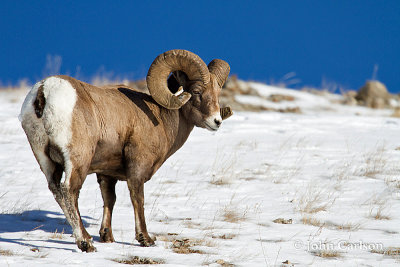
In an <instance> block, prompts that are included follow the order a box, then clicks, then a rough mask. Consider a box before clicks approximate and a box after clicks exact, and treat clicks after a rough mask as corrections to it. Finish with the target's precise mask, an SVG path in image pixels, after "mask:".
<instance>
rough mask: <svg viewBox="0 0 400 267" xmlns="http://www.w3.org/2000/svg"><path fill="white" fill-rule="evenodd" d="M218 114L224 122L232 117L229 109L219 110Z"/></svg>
mask: <svg viewBox="0 0 400 267" xmlns="http://www.w3.org/2000/svg"><path fill="white" fill-rule="evenodd" d="M219 113H220V114H221V118H222V120H226V119H227V118H229V117H230V116H232V115H233V111H232V109H231V107H223V108H220V109H219Z"/></svg>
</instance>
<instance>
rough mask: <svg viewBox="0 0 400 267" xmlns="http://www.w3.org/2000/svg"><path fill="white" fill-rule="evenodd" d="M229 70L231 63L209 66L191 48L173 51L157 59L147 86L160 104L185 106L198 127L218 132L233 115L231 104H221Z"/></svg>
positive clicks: (214, 63) (148, 75)
mask: <svg viewBox="0 0 400 267" xmlns="http://www.w3.org/2000/svg"><path fill="white" fill-rule="evenodd" d="M229 69H230V68H229V65H228V63H226V62H225V61H223V60H220V59H214V60H213V61H211V62H210V64H209V65H208V66H207V65H206V64H205V63H204V62H203V60H201V58H200V57H198V56H197V55H195V54H193V53H191V52H189V51H186V50H171V51H168V52H165V53H163V54H161V55H159V56H158V57H157V58H156V59H155V60H154V62H153V64H152V65H151V66H150V69H149V72H148V74H147V86H148V88H149V91H150V94H151V95H152V96H153V98H154V100H155V101H157V103H159V104H160V105H162V106H164V107H165V108H168V109H179V108H182V110H183V113H184V114H187V116H186V118H187V119H188V120H190V121H191V122H192V123H194V124H195V125H196V126H198V127H202V128H206V129H208V130H211V131H216V130H218V128H219V126H220V125H221V123H222V120H223V119H226V118H228V117H229V116H230V115H232V111H231V109H230V108H229V107H225V108H221V109H220V107H219V103H218V97H219V93H220V91H221V88H222V86H223V85H224V83H225V81H226V79H227V78H228V75H229ZM171 72H172V75H170V73H171ZM169 75H170V76H169ZM168 77H169V78H168ZM167 79H168V82H167Z"/></svg>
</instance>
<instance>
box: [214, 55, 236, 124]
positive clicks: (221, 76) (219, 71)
mask: <svg viewBox="0 0 400 267" xmlns="http://www.w3.org/2000/svg"><path fill="white" fill-rule="evenodd" d="M208 70H209V71H210V73H211V74H212V75H215V77H216V78H217V82H218V85H219V87H221V88H222V86H223V85H224V84H225V82H226V79H228V75H229V71H230V67H229V64H228V63H227V62H225V61H224V60H221V59H214V60H213V61H211V62H210V63H209V64H208ZM219 111H220V114H221V118H222V119H223V120H226V119H227V118H229V117H230V116H232V115H233V112H232V109H231V108H230V107H224V108H220V110H219Z"/></svg>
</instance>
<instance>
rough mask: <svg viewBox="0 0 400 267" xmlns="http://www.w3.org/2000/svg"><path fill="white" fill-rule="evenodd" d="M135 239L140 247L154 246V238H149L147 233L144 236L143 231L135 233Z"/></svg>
mask: <svg viewBox="0 0 400 267" xmlns="http://www.w3.org/2000/svg"><path fill="white" fill-rule="evenodd" d="M136 240H137V241H139V243H140V245H141V246H142V247H152V246H155V243H154V240H153V239H151V238H150V237H149V236H148V235H147V237H145V236H144V234H143V233H140V234H138V235H136Z"/></svg>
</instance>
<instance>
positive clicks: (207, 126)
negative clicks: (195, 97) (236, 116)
mask: <svg viewBox="0 0 400 267" xmlns="http://www.w3.org/2000/svg"><path fill="white" fill-rule="evenodd" d="M204 126H205V128H206V129H207V130H209V131H211V132H216V131H218V129H219V127H218V126H214V127H212V126H211V125H209V124H208V123H206V122H205V123H204Z"/></svg>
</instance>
